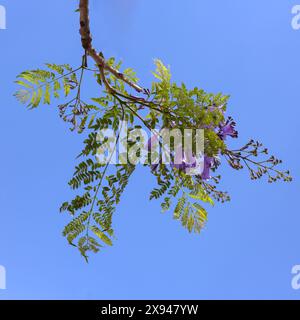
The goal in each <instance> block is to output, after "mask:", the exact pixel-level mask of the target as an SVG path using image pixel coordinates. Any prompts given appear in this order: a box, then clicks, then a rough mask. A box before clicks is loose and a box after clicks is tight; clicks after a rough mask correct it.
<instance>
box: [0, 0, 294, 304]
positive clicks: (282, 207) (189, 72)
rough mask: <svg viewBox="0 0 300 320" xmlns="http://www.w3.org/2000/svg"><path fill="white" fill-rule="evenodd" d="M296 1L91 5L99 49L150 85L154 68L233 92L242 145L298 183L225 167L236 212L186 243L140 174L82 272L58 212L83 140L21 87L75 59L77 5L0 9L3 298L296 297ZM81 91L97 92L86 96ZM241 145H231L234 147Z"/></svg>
mask: <svg viewBox="0 0 300 320" xmlns="http://www.w3.org/2000/svg"><path fill="white" fill-rule="evenodd" d="M295 4H297V3H296V2H295V1H288V0H285V1H271V0H265V1H258V0H251V1H249V0H247V1H239V0H226V1H224V0H217V1H216V0H214V1H209V0H201V1H199V0H186V1H174V0H173V1H171V0H165V1H161V0H152V1H146V0H101V1H99V0H91V10H92V14H91V19H92V29H93V34H94V38H95V40H94V41H95V46H96V47H97V48H99V49H100V50H102V51H103V52H104V53H105V55H106V56H115V57H116V58H118V59H122V60H123V61H124V65H126V66H131V67H133V68H134V69H136V70H137V71H138V75H139V77H140V79H141V83H143V84H145V85H148V84H149V83H150V79H151V73H150V71H151V70H152V69H153V59H154V58H161V59H162V60H163V61H164V62H165V63H166V64H169V65H170V66H171V70H172V74H173V79H174V80H175V81H178V82H181V81H184V82H185V83H186V84H187V85H188V86H190V87H193V86H195V85H196V86H199V87H202V88H203V89H205V90H207V91H211V92H219V91H222V92H224V93H226V94H227V93H228V94H230V95H231V101H230V104H229V109H228V113H229V114H230V115H232V116H233V117H234V118H235V120H236V121H237V123H238V129H239V134H240V137H239V142H240V144H243V143H244V142H246V141H247V140H248V138H252V137H254V138H259V139H260V140H261V141H262V142H264V144H265V145H267V146H268V147H269V149H270V151H272V152H273V153H275V154H276V155H278V157H280V158H282V159H284V161H285V165H286V167H288V168H289V169H291V171H292V173H293V176H294V181H293V182H292V183H291V184H283V183H278V184H274V185H269V184H267V183H266V182H262V181H261V182H252V181H250V180H249V178H248V175H247V173H246V172H233V171H232V170H230V169H229V168H228V167H227V166H226V164H224V166H223V167H222V168H221V173H222V175H223V182H222V187H223V189H226V190H228V191H229V192H230V194H231V196H232V201H231V203H228V204H225V205H217V206H216V207H215V208H213V209H211V210H210V212H209V222H208V224H207V227H206V229H205V231H204V232H203V233H202V234H201V235H200V236H199V235H190V234H188V233H187V232H186V230H184V229H183V228H181V226H180V225H179V224H178V223H176V222H175V221H173V219H172V217H171V214H170V213H169V214H168V213H166V214H161V213H160V209H159V203H158V202H149V201H148V194H149V192H150V190H151V188H152V186H153V183H154V181H153V178H152V177H151V176H150V174H148V173H146V172H145V171H144V169H143V168H139V169H138V170H137V172H136V173H135V175H134V176H133V179H132V181H131V182H130V185H129V187H128V189H127V191H126V193H125V195H124V196H123V198H122V203H121V205H120V206H119V208H118V210H117V213H116V215H115V217H114V218H115V220H114V226H115V230H116V235H117V240H116V241H115V244H114V246H113V247H111V248H107V249H105V250H104V251H103V252H102V253H100V254H98V255H96V256H94V257H92V259H91V260H90V263H89V264H86V263H85V262H84V260H83V259H82V258H81V257H80V255H79V254H78V252H77V251H76V250H74V249H73V248H72V247H70V246H68V245H67V243H66V241H65V239H64V238H63V237H62V236H61V230H62V228H63V226H64V224H65V223H66V222H67V221H68V219H67V217H66V216H62V215H60V214H59V213H58V207H59V205H60V204H61V202H62V201H64V200H65V199H68V198H69V197H70V195H71V192H70V191H69V189H68V186H67V181H68V179H69V178H70V177H71V175H72V172H73V167H74V164H75V156H76V155H77V154H78V150H79V149H80V147H81V146H82V137H80V136H77V135H76V134H74V133H71V132H69V131H68V129H67V127H66V125H65V124H64V123H63V122H61V120H60V119H59V118H58V115H57V110H56V108H55V105H52V106H50V107H49V106H46V107H41V108H39V109H38V110H35V111H27V110H25V108H24V107H23V106H22V105H19V104H18V103H17V102H16V101H15V99H14V97H13V92H14V90H15V85H14V84H13V81H14V79H15V76H16V74H18V73H19V72H20V71H23V70H26V69H30V68H36V67H41V66H42V64H43V63H44V62H54V63H70V64H72V65H74V66H77V65H79V64H80V59H81V58H80V57H81V54H82V51H81V47H80V39H79V36H78V17H77V15H76V14H75V13H74V10H75V8H76V1H70V2H68V1H60V0H51V1H37V0H28V1H16V0H9V1H8V0H0V5H4V6H5V7H6V10H7V30H0V41H1V51H0V56H1V59H0V66H1V72H0V85H1V96H0V99H1V100H0V102H1V112H2V114H1V126H0V132H1V157H0V165H1V182H0V201H1V206H0V212H1V218H0V265H3V266H5V268H6V270H7V290H0V299H11V298H16V299H25V298H26V299H46V298H48V299H54V298H57V299H63V298H65V299H233V298H236V299H246V298H247V299H254V298H256V299H279V298H281V299H288V298H289V299H299V298H300V291H295V290H293V289H292V287H291V278H292V275H291V269H292V266H293V265H295V264H300V253H299V246H300V232H299V226H300V211H299V203H298V196H299V180H298V176H299V164H298V162H299V160H298V158H297V157H298V155H299V151H300V144H299V129H298V125H299V117H300V110H299V91H300V79H299V77H298V73H299V67H300V59H299V51H300V30H299V31H295V30H293V29H292V28H291V19H292V15H291V8H292V7H293V5H295ZM86 90H87V91H86V94H91V95H92V96H95V92H93V91H92V90H90V88H86ZM235 144H236V141H233V143H232V145H235Z"/></svg>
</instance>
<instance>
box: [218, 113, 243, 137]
mask: <svg viewBox="0 0 300 320" xmlns="http://www.w3.org/2000/svg"><path fill="white" fill-rule="evenodd" d="M235 126H236V123H235V122H234V121H233V119H232V118H231V117H229V118H228V119H227V121H226V122H225V123H224V124H221V125H220V126H219V132H218V135H219V137H220V138H221V139H222V140H225V139H226V137H227V136H230V137H232V138H237V137H238V132H237V131H236V130H235V128H234V127H235Z"/></svg>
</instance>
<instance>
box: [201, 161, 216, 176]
mask: <svg viewBox="0 0 300 320" xmlns="http://www.w3.org/2000/svg"><path fill="white" fill-rule="evenodd" d="M213 162H214V158H212V157H207V156H204V168H203V172H202V174H201V179H202V180H208V179H209V178H210V169H211V167H212V165H213Z"/></svg>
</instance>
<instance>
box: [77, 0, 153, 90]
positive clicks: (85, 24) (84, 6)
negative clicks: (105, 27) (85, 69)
mask: <svg viewBox="0 0 300 320" xmlns="http://www.w3.org/2000/svg"><path fill="white" fill-rule="evenodd" d="M79 12H80V30H79V33H80V35H81V43H82V47H83V49H84V50H85V52H86V53H87V54H88V55H89V56H90V57H91V58H92V59H93V60H94V61H95V63H96V64H97V65H98V67H100V68H102V69H104V70H107V71H108V72H110V73H111V74H113V75H114V76H115V77H116V78H117V79H120V80H122V81H124V82H125V83H127V84H128V85H129V86H130V87H132V88H133V89H134V90H136V91H137V92H139V93H141V92H144V93H146V92H147V91H146V90H145V89H144V88H142V87H140V86H139V85H137V84H136V83H134V82H132V81H131V80H130V79H128V78H127V77H125V75H124V74H123V73H121V72H119V71H118V70H116V69H115V68H113V67H111V66H110V65H108V64H107V63H106V61H105V59H104V58H103V57H102V56H101V55H99V54H98V53H97V51H96V50H95V49H94V48H93V45H92V41H93V39H92V36H91V30H90V18H89V0H80V3H79Z"/></svg>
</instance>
